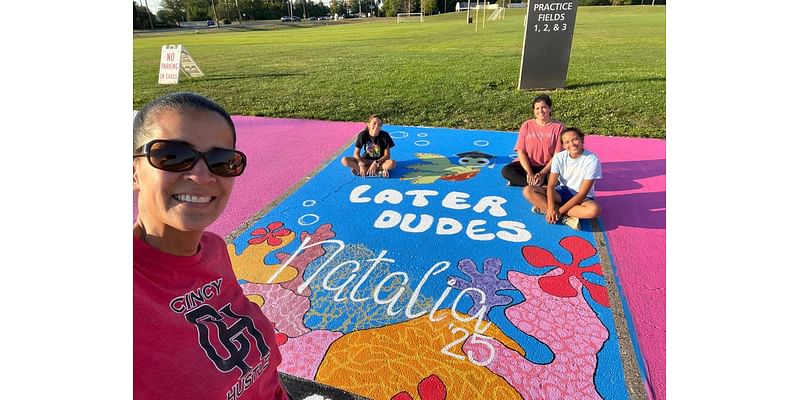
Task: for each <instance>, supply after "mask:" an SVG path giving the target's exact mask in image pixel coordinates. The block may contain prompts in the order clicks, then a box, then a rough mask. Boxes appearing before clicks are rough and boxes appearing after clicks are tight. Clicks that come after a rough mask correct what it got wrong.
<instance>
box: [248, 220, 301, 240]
mask: <svg viewBox="0 0 800 400" xmlns="http://www.w3.org/2000/svg"><path fill="white" fill-rule="evenodd" d="M290 233H292V231H290V230H288V229H286V228H284V227H283V222H277V221H276V222H273V223H271V224H269V225H267V229H264V228H258V229H256V230H254V231H252V232H250V236H255V237H254V238H251V239H250V240H248V241H247V243H250V244H260V243H263V242H264V241H265V240H266V241H267V244H268V245H270V246H277V245H279V244H281V239H280V238H281V237H283V236H286V235H289V234H290Z"/></svg>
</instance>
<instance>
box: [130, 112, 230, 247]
mask: <svg viewBox="0 0 800 400" xmlns="http://www.w3.org/2000/svg"><path fill="white" fill-rule="evenodd" d="M152 118H153V123H152V125H151V126H152V127H151V132H150V133H151V134H150V139H151V140H153V139H166V140H181V141H184V142H187V143H189V144H191V145H192V147H194V149H195V150H197V151H201V152H205V151H208V150H211V149H212V148H215V147H218V148H233V132H232V131H231V128H230V126H229V125H228V123H227V121H226V120H225V118H223V117H222V116H221V115H219V114H217V113H215V112H212V111H208V110H195V109H191V108H187V109H178V110H165V111H161V112H159V113H158V114H157V115H155V116H153V117H152ZM234 179H235V178H232V177H221V176H218V175H215V174H213V173H211V171H209V170H208V166H207V165H206V163H205V161H204V160H202V159H201V160H198V161H197V163H196V164H195V165H194V167H193V168H192V169H191V170H188V171H184V172H170V171H163V170H160V169H156V168H155V167H153V166H151V165H150V164H149V163H148V161H147V159H146V157H138V158H134V162H133V190H134V191H136V192H139V195H138V204H139V219H140V220H141V221H142V223H143V224H144V227H145V228H146V229H147V232H148V233H151V234H156V235H159V236H161V235H163V234H164V232H165V231H167V230H170V229H172V230H177V231H183V232H202V231H203V230H204V229H205V228H206V227H208V226H209V225H211V224H212V223H213V222H214V221H216V219H217V218H218V217H219V216H220V215H221V214H222V211H223V210H224V209H225V206H226V205H227V203H228V199H229V197H230V194H231V191H232V190H233V183H234Z"/></svg>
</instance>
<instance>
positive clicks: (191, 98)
mask: <svg viewBox="0 0 800 400" xmlns="http://www.w3.org/2000/svg"><path fill="white" fill-rule="evenodd" d="M185 109H192V110H197V111H211V112H215V113H217V114H219V115H220V116H222V118H225V122H227V123H228V126H229V127H230V128H231V132H232V133H233V147H236V128H235V127H234V126H233V120H232V119H231V116H230V115H229V114H228V112H227V111H225V109H224V108H222V106H220V105H219V104H217V103H215V102H213V101H212V100H210V99H208V98H206V97H203V96H201V95H199V94H197V93H192V92H178V93H170V94H166V95H164V96H161V97H159V98H157V99H155V100H153V101H151V102H149V103H147V104H146V105H145V106H144V107H142V109H141V110H139V112H138V113H137V114H136V117H135V118H134V119H133V151H134V152H135V151H136V150H138V149H139V148H141V147H142V146H144V145H145V144H146V143H147V142H148V141H149V140H150V138H151V135H152V132H151V130H150V128H151V125H152V124H153V119H154V118H155V117H156V116H157V115H159V114H160V113H161V112H163V111H167V110H170V111H172V110H185Z"/></svg>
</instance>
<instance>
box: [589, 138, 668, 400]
mask: <svg viewBox="0 0 800 400" xmlns="http://www.w3.org/2000/svg"><path fill="white" fill-rule="evenodd" d="M586 148H587V149H589V150H591V151H593V152H595V153H596V154H597V155H598V157H600V160H601V162H602V167H603V179H601V180H599V181H598V183H597V186H596V188H595V191H596V194H597V201H598V202H599V203H600V205H601V206H602V207H603V213H602V215H601V217H600V218H601V221H602V223H603V227H604V228H605V229H606V232H605V233H606V237H607V238H608V241H609V246H610V247H611V256H612V257H613V259H614V264H615V266H616V272H617V277H618V279H619V282H620V286H621V287H622V291H623V294H624V295H625V297H626V299H627V303H628V309H629V310H630V313H631V318H632V320H633V325H634V328H635V330H636V334H637V339H638V342H639V349H640V351H641V353H642V355H643V358H644V363H645V368H646V374H647V380H648V382H649V384H650V390H651V393H650V395H651V396H653V397H655V398H657V399H664V398H666V333H667V329H666V288H667V283H666V183H667V179H666V178H667V174H666V141H664V140H658V139H633V138H619V137H607V136H588V137H587V138H586Z"/></svg>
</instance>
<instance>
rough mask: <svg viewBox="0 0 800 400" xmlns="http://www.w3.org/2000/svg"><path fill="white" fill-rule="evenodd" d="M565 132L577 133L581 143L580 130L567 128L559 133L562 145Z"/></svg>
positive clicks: (581, 133)
mask: <svg viewBox="0 0 800 400" xmlns="http://www.w3.org/2000/svg"><path fill="white" fill-rule="evenodd" d="M567 132H575V133H577V134H578V136H580V138H581V141H583V136H584V135H583V132H581V130H580V129H578V128H575V127H569V128H566V129H564V130H563V131H561V142H562V143H563V142H564V134H565V133H567Z"/></svg>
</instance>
